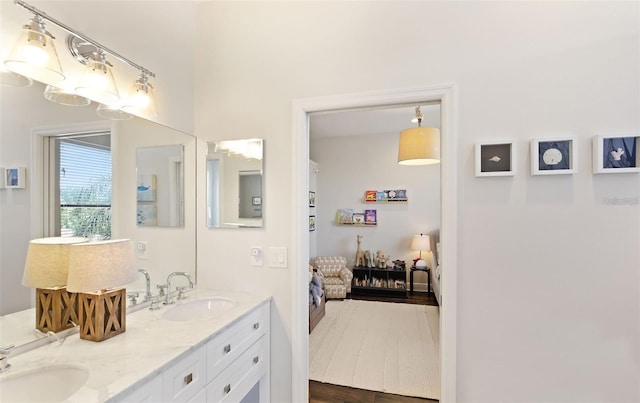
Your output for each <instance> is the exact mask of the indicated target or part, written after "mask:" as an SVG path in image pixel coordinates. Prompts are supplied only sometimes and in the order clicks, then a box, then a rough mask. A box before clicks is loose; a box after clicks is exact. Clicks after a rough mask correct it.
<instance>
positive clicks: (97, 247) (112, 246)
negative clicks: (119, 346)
mask: <svg viewBox="0 0 640 403" xmlns="http://www.w3.org/2000/svg"><path fill="white" fill-rule="evenodd" d="M136 276H137V272H136V271H135V270H134V268H133V250H132V248H131V241H130V240H128V239H116V240H110V241H98V242H89V243H83V244H74V245H72V246H71V249H70V255H69V278H68V281H67V290H69V291H71V292H77V293H79V294H78V307H79V309H78V319H79V320H80V338H81V339H84V340H91V341H103V340H106V339H108V338H111V337H113V336H116V335H118V334H120V333H124V331H125V329H126V307H127V299H126V290H125V288H124V287H120V286H122V285H124V284H127V283H130V282H132V281H135V280H136ZM114 287H120V288H114Z"/></svg>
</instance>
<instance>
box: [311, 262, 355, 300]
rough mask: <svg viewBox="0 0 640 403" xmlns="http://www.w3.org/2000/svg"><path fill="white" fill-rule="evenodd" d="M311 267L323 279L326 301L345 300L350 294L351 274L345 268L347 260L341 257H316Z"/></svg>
mask: <svg viewBox="0 0 640 403" xmlns="http://www.w3.org/2000/svg"><path fill="white" fill-rule="evenodd" d="M313 266H314V267H315V268H316V269H318V271H319V272H320V273H321V275H322V277H323V284H324V293H325V297H326V298H327V299H330V298H334V299H335V298H346V296H347V293H350V292H351V280H352V279H353V273H352V272H351V270H349V269H348V268H347V258H346V257H343V256H318V257H316V258H315V259H314V260H313Z"/></svg>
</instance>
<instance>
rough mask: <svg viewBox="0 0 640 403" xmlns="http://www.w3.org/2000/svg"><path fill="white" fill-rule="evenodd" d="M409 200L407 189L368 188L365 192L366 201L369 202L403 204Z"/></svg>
mask: <svg viewBox="0 0 640 403" xmlns="http://www.w3.org/2000/svg"><path fill="white" fill-rule="evenodd" d="M408 201H409V199H407V191H406V190H405V189H396V190H367V191H365V192H364V202H365V203H367V204H368V203H376V204H402V203H407V202H408Z"/></svg>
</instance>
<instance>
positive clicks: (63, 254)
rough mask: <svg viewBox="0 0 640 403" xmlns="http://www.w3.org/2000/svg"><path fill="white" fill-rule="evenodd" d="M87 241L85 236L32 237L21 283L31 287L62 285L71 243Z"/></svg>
mask: <svg viewBox="0 0 640 403" xmlns="http://www.w3.org/2000/svg"><path fill="white" fill-rule="evenodd" d="M87 241H88V239H87V238H78V237H66V238H62V237H52V238H40V239H33V240H32V241H31V242H29V249H28V251H27V261H26V263H25V265H24V274H23V277H22V285H24V286H25V287H32V288H54V287H64V286H65V285H66V284H67V273H68V271H69V252H70V249H71V245H73V244H77V243H81V242H87Z"/></svg>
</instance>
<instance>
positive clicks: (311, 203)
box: [309, 192, 316, 207]
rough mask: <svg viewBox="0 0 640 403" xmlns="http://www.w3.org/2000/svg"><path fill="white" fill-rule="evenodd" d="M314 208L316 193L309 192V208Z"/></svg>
mask: <svg viewBox="0 0 640 403" xmlns="http://www.w3.org/2000/svg"><path fill="white" fill-rule="evenodd" d="M315 206H316V192H309V207H315Z"/></svg>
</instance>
